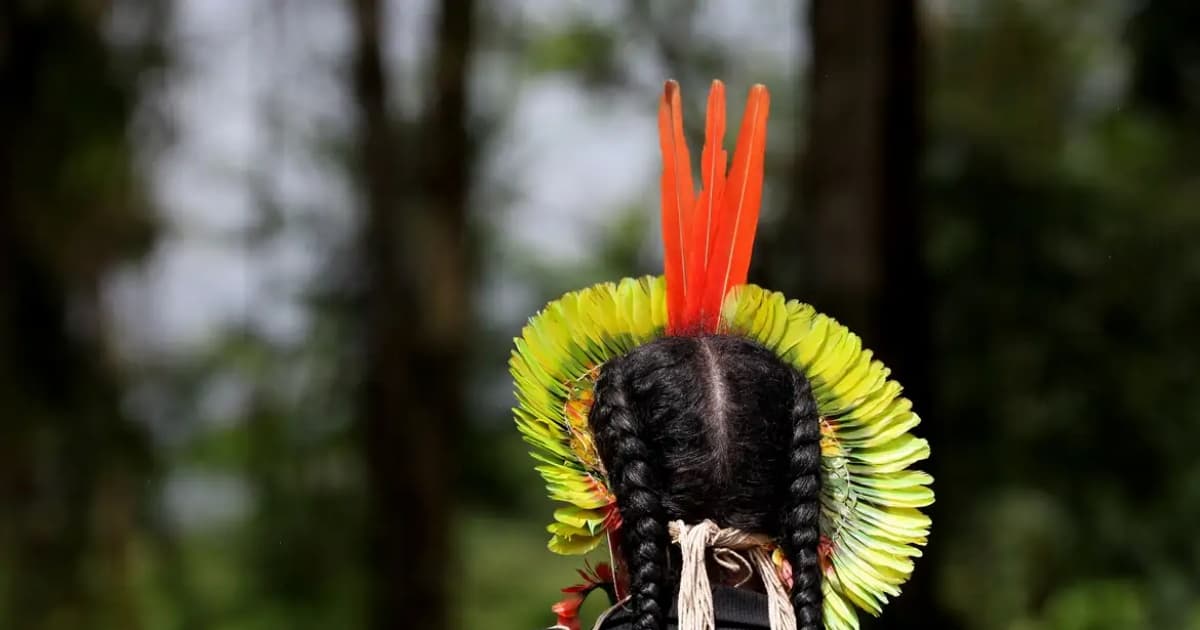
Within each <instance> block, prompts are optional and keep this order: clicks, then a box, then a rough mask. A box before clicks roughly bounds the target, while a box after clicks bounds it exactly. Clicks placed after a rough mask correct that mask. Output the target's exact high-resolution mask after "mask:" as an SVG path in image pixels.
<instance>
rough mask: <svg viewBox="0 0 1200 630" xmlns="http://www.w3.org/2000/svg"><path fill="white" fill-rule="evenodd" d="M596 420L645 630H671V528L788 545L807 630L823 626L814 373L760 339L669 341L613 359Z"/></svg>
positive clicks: (599, 393)
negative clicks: (704, 528) (704, 524)
mask: <svg viewBox="0 0 1200 630" xmlns="http://www.w3.org/2000/svg"><path fill="white" fill-rule="evenodd" d="M595 395H596V398H595V401H596V402H595V404H594V406H593V407H592V411H591V413H590V415H589V423H590V424H591V427H592V432H593V434H594V435H595V438H596V446H597V449H598V450H599V453H600V458H601V460H602V461H603V462H604V466H605V469H606V470H607V472H608V477H609V483H610V486H611V488H612V490H613V492H614V493H615V494H616V497H617V508H618V509H619V510H620V514H621V519H622V523H623V524H622V526H621V529H620V532H619V533H620V552H621V554H622V558H623V560H624V561H625V564H626V566H627V567H628V570H629V586H630V595H631V604H630V608H631V609H632V614H633V627H634V628H635V630H663V629H664V628H665V627H666V615H667V610H668V609H669V601H670V596H671V595H672V594H673V589H675V588H677V581H678V573H679V567H678V566H674V567H673V570H672V567H671V566H670V557H671V554H670V552H669V551H668V549H669V544H668V534H667V523H668V522H669V521H671V520H675V519H681V520H683V521H684V522H688V523H694V522H699V521H701V520H704V519H706V518H707V519H711V520H713V521H715V522H716V523H717V524H719V525H721V526H722V527H734V528H738V529H742V530H744V531H750V532H760V533H765V534H767V535H769V536H771V537H773V538H775V539H776V540H778V541H779V542H780V544H781V546H782V547H783V550H784V552H785V553H786V555H787V557H788V560H789V561H790V563H791V565H792V579H793V589H792V594H791V597H792V604H793V606H794V608H795V612H796V621H797V628H799V629H800V630H817V629H819V628H820V627H821V575H820V568H819V566H818V565H819V563H818V559H817V558H818V556H817V545H818V543H819V539H820V532H819V528H818V515H819V491H820V474H819V473H820V444H819V440H820V427H819V424H818V417H817V408H816V401H815V400H814V399H813V395H812V390H811V387H810V386H809V383H808V380H807V379H805V378H804V376H803V375H801V374H800V373H799V372H797V371H796V370H794V369H793V368H791V367H790V366H788V365H786V364H785V363H783V361H781V360H780V359H779V358H778V357H777V356H775V354H774V353H773V352H771V351H770V350H767V349H766V348H764V347H762V346H761V345H759V344H757V343H755V342H754V341H751V340H748V339H744V338H741V337H734V336H726V335H709V336H695V337H664V338H662V339H659V340H656V341H654V342H652V343H649V344H645V345H643V346H639V347H638V348H636V349H634V350H633V351H632V352H630V353H629V354H627V355H625V356H622V357H619V358H617V359H614V360H612V361H609V362H608V363H607V364H605V365H604V367H603V368H602V369H601V371H600V377H599V379H598V380H597V382H596V390H595Z"/></svg>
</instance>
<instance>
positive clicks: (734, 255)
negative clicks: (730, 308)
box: [700, 85, 771, 332]
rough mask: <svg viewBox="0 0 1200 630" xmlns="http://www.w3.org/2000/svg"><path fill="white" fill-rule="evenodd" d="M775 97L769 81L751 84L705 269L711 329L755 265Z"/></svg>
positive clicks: (705, 324)
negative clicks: (769, 122) (770, 114)
mask: <svg viewBox="0 0 1200 630" xmlns="http://www.w3.org/2000/svg"><path fill="white" fill-rule="evenodd" d="M770 101H771V99H770V95H769V94H768V93H767V88H766V86H763V85H755V86H754V87H752V88H750V95H749V97H748V98H747V100H746V112H745V114H744V115H743V116H742V126H741V129H740V131H739V132H738V141H737V148H736V149H734V153H733V167H732V168H731V169H730V172H729V177H728V180H727V182H726V185H725V188H724V190H723V194H722V195H721V199H720V204H719V212H718V215H717V216H718V219H717V225H716V226H714V227H713V228H711V231H712V233H713V235H714V238H713V241H712V249H711V251H710V253H709V256H708V264H707V266H706V267H707V268H706V270H705V280H704V292H703V295H701V296H700V300H701V302H702V307H701V311H702V313H703V316H702V322H701V323H702V325H703V327H704V329H705V330H707V331H710V332H716V331H717V327H718V322H719V318H720V314H721V305H722V303H723V302H724V300H725V294H726V293H728V292H729V290H730V289H732V288H733V287H735V286H737V285H739V284H745V282H746V276H747V273H748V272H749V270H750V254H751V252H752V250H753V248H754V234H755V231H756V230H757V227H758V214H759V209H760V207H761V206H762V186H763V161H764V159H765V156H766V145H767V114H768V111H769V110H770V104H771V103H770Z"/></svg>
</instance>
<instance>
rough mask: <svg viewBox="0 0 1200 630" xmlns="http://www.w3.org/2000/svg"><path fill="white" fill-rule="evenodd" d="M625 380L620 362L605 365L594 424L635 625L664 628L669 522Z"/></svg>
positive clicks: (653, 629)
mask: <svg viewBox="0 0 1200 630" xmlns="http://www.w3.org/2000/svg"><path fill="white" fill-rule="evenodd" d="M626 380H627V379H626V377H625V370H624V362H623V361H621V360H616V361H613V362H611V363H610V364H609V365H607V366H605V369H604V371H603V372H602V374H601V376H600V379H599V381H597V383H596V406H595V408H593V410H592V416H593V418H592V420H593V422H594V423H595V426H596V428H597V429H598V431H599V435H597V437H598V438H599V439H598V440H597V441H598V444H599V445H600V446H601V448H602V450H604V451H605V452H603V453H602V456H603V459H604V461H605V462H607V465H608V476H609V480H610V483H611V484H612V489H613V491H614V493H615V494H616V496H617V507H618V508H619V509H620V513H621V520H622V522H623V524H622V526H621V546H622V550H623V553H624V555H625V558H626V560H627V563H628V565H629V567H628V568H629V587H630V593H631V595H632V604H633V606H632V608H633V614H634V624H633V627H634V630H662V629H663V628H665V621H666V607H665V606H666V600H667V593H666V591H667V585H666V567H665V565H666V561H667V523H666V516H665V514H664V511H663V502H662V488H661V482H660V478H661V475H660V474H659V471H658V470H657V468H656V464H654V463H653V462H654V459H653V457H652V454H651V451H650V447H649V446H648V445H647V443H646V441H647V440H646V438H645V437H644V434H643V427H642V423H641V422H640V418H638V417H637V415H636V414H635V413H634V412H633V409H632V408H631V406H630V404H629V392H628V391H627V389H626ZM605 446H607V448H605Z"/></svg>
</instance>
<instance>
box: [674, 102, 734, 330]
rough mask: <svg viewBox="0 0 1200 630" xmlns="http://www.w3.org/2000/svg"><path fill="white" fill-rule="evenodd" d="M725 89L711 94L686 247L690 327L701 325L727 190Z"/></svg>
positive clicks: (686, 316) (687, 318) (688, 318)
mask: <svg viewBox="0 0 1200 630" xmlns="http://www.w3.org/2000/svg"><path fill="white" fill-rule="evenodd" d="M724 142H725V85H724V84H722V83H721V82H720V81H713V82H712V88H711V89H710V90H709V92H708V106H707V109H706V113H705V121H704V150H703V151H702V152H701V154H700V178H701V179H700V182H701V190H700V195H699V197H697V199H696V208H695V210H694V211H693V212H692V217H693V221H692V229H691V232H690V238H689V240H688V243H687V269H688V274H687V276H688V277H687V283H688V300H687V310H686V311H685V315H684V320H685V322H686V323H687V325H688V326H689V327H695V326H697V325H698V324H702V321H701V320H702V311H703V308H702V307H703V303H702V301H701V297H702V296H703V295H704V283H705V278H706V277H707V266H708V260H709V256H710V255H711V254H712V246H713V236H714V234H713V228H714V227H715V226H716V225H717V223H716V219H717V216H718V213H719V212H720V205H719V204H720V200H721V191H722V190H723V189H724V188H725V165H726V159H727V157H726V153H725V149H724V147H723V145H724Z"/></svg>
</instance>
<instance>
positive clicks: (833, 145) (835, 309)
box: [765, 0, 944, 628]
mask: <svg viewBox="0 0 1200 630" xmlns="http://www.w3.org/2000/svg"><path fill="white" fill-rule="evenodd" d="M808 20H809V23H808V25H807V26H808V29H809V31H810V33H811V41H812V66H811V69H810V74H809V86H808V99H809V101H808V112H809V120H808V126H807V134H806V136H807V137H806V140H807V146H806V149H805V152H804V156H803V159H802V160H799V161H798V162H797V166H796V174H795V177H794V178H793V181H794V182H795V185H796V189H794V191H793V195H792V196H793V199H794V200H793V203H792V204H791V205H792V208H793V210H792V212H790V213H789V214H788V215H786V216H785V217H784V218H783V220H782V221H781V226H780V229H779V230H777V231H775V232H774V233H775V234H777V235H778V236H777V237H776V239H775V240H774V241H770V240H769V241H768V242H767V243H765V245H767V248H766V249H767V254H768V257H769V258H768V260H769V261H770V266H769V268H767V269H766V270H765V271H767V272H768V273H770V274H771V275H770V277H769V278H768V280H769V281H770V283H771V284H770V286H771V287H772V288H776V289H779V290H781V291H784V292H785V293H786V294H787V295H789V296H790V297H796V298H799V299H802V300H804V301H806V302H811V303H812V304H813V305H815V306H816V307H817V309H818V310H821V311H823V312H826V313H828V314H830V315H832V316H834V317H836V318H837V319H838V320H839V321H841V322H842V323H844V324H846V325H847V326H849V327H850V329H851V330H853V331H855V332H856V333H858V334H859V335H860V336H861V337H862V338H863V342H864V345H866V346H867V347H870V348H873V349H874V350H875V351H876V352H877V353H878V355H877V356H878V357H879V358H880V359H881V360H882V361H884V363H886V364H887V365H888V366H889V367H890V368H891V369H892V374H893V377H894V378H896V379H897V380H898V381H900V382H901V383H902V384H903V385H904V387H905V392H906V395H907V396H908V397H910V398H912V399H913V400H914V401H915V404H916V406H917V408H918V409H920V410H929V409H931V408H932V406H933V404H934V401H933V400H932V398H931V392H930V388H929V376H928V375H929V373H930V365H929V360H930V355H931V352H930V350H931V348H930V343H931V342H930V329H929V326H930V317H931V314H930V310H929V293H928V286H927V276H926V273H925V269H924V266H923V263H922V258H921V256H922V225H921V221H922V219H921V213H920V206H919V205H918V201H917V192H918V176H919V171H918V166H919V159H920V155H921V151H920V147H921V127H922V124H921V115H920V112H921V108H920V98H921V93H922V92H921V72H920V64H919V60H920V46H919V32H918V31H919V29H918V19H917V11H916V6H915V2H914V0H897V1H895V2H875V1H873V0H812V4H811V5H810V12H809V14H808ZM802 92H803V91H802ZM923 417H924V419H925V421H924V422H923V423H922V425H921V427H920V429H919V433H920V434H921V435H922V436H924V437H927V438H929V439H930V442H931V444H932V446H933V452H934V453H935V454H936V453H937V438H936V434H937V433H938V431H937V422H936V420H935V419H933V418H932V417H930V416H928V415H925V416H923ZM936 461H937V460H936V459H933V460H931V461H929V462H926V463H925V464H924V466H923V467H924V468H925V469H927V470H929V471H930V472H933V473H934V476H935V477H936V476H937V474H936V472H937V471H936V470H934V469H935V467H936ZM935 522H936V521H935ZM932 540H933V541H934V546H933V547H931V548H930V549H929V550H928V553H927V555H926V557H925V558H923V559H922V560H921V561H920V562H918V563H917V569H916V572H915V574H914V576H913V579H912V581H911V582H909V583H908V584H907V585H906V586H905V588H904V594H903V595H902V596H901V597H900V598H899V599H898V600H897V601H896V602H894V603H893V604H891V605H890V606H889V607H888V608H887V609H885V611H884V617H883V618H884V624H885V625H886V626H887V627H889V628H905V627H920V628H925V627H933V626H938V625H939V624H938V623H937V622H938V621H944V620H940V619H938V618H937V616H936V604H935V601H934V599H933V590H932V588H931V586H930V585H931V577H932V575H933V573H934V566H933V565H934V560H933V556H936V541H937V539H936V534H935V536H934V537H933V539H932ZM864 621H867V622H869V620H864ZM867 625H870V624H869V623H868V624H867Z"/></svg>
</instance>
